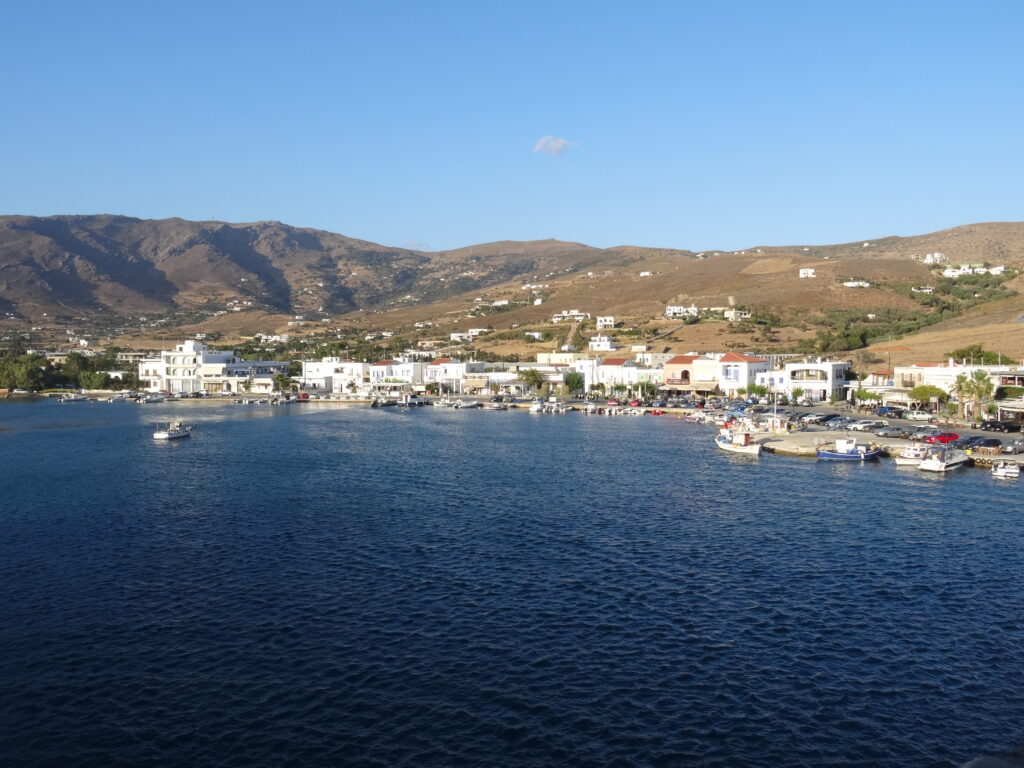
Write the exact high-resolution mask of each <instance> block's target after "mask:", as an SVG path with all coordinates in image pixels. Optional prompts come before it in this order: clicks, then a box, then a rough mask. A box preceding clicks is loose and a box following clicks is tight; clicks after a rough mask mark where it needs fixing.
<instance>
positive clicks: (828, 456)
mask: <svg viewBox="0 0 1024 768" xmlns="http://www.w3.org/2000/svg"><path fill="white" fill-rule="evenodd" d="M815 452H816V453H817V454H818V458H819V459H824V460H826V461H875V460H877V459H878V457H879V456H881V455H882V449H881V448H879V447H878V446H877V445H875V444H874V443H870V444H869V445H864V444H862V443H858V442H857V439H856V438H850V437H840V438H838V439H837V440H836V441H835V444H834V445H832V446H822V447H819V448H817V449H815Z"/></svg>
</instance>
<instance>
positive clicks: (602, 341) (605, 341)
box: [588, 334, 619, 352]
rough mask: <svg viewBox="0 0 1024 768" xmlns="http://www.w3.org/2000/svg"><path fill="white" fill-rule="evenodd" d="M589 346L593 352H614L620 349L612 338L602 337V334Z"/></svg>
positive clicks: (593, 338)
mask: <svg viewBox="0 0 1024 768" xmlns="http://www.w3.org/2000/svg"><path fill="white" fill-rule="evenodd" d="M588 346H589V348H590V351H591V352H614V351H615V350H616V349H618V348H619V345H618V344H616V343H615V341H614V339H612V337H611V336H602V335H601V334H598V335H597V336H594V337H592V338H591V339H590V343H589V344H588Z"/></svg>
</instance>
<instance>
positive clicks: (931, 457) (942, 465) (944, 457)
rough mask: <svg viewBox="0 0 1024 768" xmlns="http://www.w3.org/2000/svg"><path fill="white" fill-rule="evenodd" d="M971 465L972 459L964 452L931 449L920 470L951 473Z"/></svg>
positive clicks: (949, 449)
mask: <svg viewBox="0 0 1024 768" xmlns="http://www.w3.org/2000/svg"><path fill="white" fill-rule="evenodd" d="M970 463H971V457H970V456H968V455H967V454H966V453H964V452H963V451H955V450H953V449H952V448H946V447H941V448H929V449H928V455H927V456H925V457H924V458H923V459H921V463H920V464H918V465H917V468H918V469H921V470H924V471H925V472H949V471H951V470H954V469H959V468H960V467H966V466H967V465H968V464H970Z"/></svg>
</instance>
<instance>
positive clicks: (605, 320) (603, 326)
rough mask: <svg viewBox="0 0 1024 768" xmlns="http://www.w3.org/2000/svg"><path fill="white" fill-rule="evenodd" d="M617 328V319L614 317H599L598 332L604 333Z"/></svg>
mask: <svg viewBox="0 0 1024 768" xmlns="http://www.w3.org/2000/svg"><path fill="white" fill-rule="evenodd" d="M614 327H615V317H614V316H612V315H598V316H597V330H599V331H604V330H607V329H608V328H614Z"/></svg>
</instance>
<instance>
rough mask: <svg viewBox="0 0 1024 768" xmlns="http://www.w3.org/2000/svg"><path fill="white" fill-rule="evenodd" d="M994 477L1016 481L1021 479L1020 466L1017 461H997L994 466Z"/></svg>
mask: <svg viewBox="0 0 1024 768" xmlns="http://www.w3.org/2000/svg"><path fill="white" fill-rule="evenodd" d="M992 477H999V478H1002V479H1004V480H1016V479H1017V478H1018V477H1020V464H1018V463H1017V462H1016V461H997V462H994V463H993V464H992Z"/></svg>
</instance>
